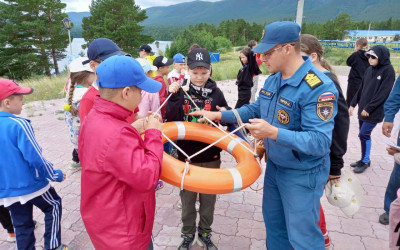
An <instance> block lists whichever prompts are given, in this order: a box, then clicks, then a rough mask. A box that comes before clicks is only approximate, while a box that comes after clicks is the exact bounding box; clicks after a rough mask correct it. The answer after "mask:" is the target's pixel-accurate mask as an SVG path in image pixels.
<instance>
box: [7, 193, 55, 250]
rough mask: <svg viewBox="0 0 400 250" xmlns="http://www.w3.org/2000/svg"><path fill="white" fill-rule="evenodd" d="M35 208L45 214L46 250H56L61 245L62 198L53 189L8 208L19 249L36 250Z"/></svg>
mask: <svg viewBox="0 0 400 250" xmlns="http://www.w3.org/2000/svg"><path fill="white" fill-rule="evenodd" d="M33 206H36V207H37V208H39V209H40V210H42V212H43V213H44V222H45V231H44V247H45V249H54V248H57V247H58V246H59V245H61V211H62V207H61V198H60V196H58V195H57V193H56V191H55V190H54V188H53V187H50V189H49V190H47V192H46V193H44V194H42V195H41V196H38V197H36V198H33V199H32V200H30V201H28V202H27V203H25V204H23V205H21V203H20V202H17V203H14V204H12V205H11V206H9V207H8V209H9V210H10V213H11V218H12V221H13V224H14V228H15V236H16V238H17V248H18V249H24V250H31V249H35V242H36V240H35V234H34V229H35V224H34V223H33V218H32V213H33Z"/></svg>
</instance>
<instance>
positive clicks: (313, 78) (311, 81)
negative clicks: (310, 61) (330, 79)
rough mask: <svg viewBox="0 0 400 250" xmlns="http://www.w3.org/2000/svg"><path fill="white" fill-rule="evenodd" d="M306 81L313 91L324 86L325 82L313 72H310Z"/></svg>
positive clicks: (305, 78)
mask: <svg viewBox="0 0 400 250" xmlns="http://www.w3.org/2000/svg"><path fill="white" fill-rule="evenodd" d="M304 81H306V83H307V84H308V86H310V88H311V89H315V88H316V87H318V86H320V85H321V84H323V81H322V80H321V79H320V78H319V77H318V76H317V75H316V74H315V73H314V71H312V70H310V71H308V73H307V75H306V76H305V77H304Z"/></svg>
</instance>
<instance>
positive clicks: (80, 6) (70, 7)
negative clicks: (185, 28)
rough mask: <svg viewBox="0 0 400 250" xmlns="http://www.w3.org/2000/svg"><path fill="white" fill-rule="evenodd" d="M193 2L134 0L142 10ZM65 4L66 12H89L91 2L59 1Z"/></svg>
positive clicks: (182, 0) (210, 0)
mask: <svg viewBox="0 0 400 250" xmlns="http://www.w3.org/2000/svg"><path fill="white" fill-rule="evenodd" d="M192 1H194V0H136V1H135V4H136V5H139V6H140V7H141V8H142V9H145V8H149V7H155V6H168V5H173V4H178V3H184V2H192ZM203 1H208V2H217V1H220V0H203ZM61 2H63V3H66V4H67V9H66V12H84V11H89V5H90V2H91V0H61Z"/></svg>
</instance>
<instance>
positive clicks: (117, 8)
mask: <svg viewBox="0 0 400 250" xmlns="http://www.w3.org/2000/svg"><path fill="white" fill-rule="evenodd" d="M89 8H90V14H91V16H89V17H85V18H83V20H82V36H83V38H84V39H85V40H86V41H87V44H90V42H91V41H93V40H94V39H96V38H100V37H104V38H108V39H111V40H112V41H114V42H115V43H116V44H118V46H119V47H120V48H121V49H122V50H123V51H125V52H127V53H131V54H136V49H137V48H139V47H140V45H141V44H144V43H150V42H152V41H154V40H153V38H152V37H151V36H148V35H143V34H142V31H143V26H141V25H139V23H140V22H142V21H143V20H145V19H146V18H147V15H146V11H145V10H141V9H140V7H139V6H137V5H135V1H134V0H92V3H91V5H90V7H89Z"/></svg>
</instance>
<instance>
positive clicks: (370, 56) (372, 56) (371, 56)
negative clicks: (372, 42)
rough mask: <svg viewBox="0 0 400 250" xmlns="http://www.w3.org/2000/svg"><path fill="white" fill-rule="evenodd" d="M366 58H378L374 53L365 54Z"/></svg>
mask: <svg viewBox="0 0 400 250" xmlns="http://www.w3.org/2000/svg"><path fill="white" fill-rule="evenodd" d="M367 58H368V59H369V58H372V59H378V57H376V56H374V55H370V54H367Z"/></svg>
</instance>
